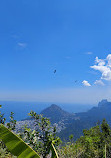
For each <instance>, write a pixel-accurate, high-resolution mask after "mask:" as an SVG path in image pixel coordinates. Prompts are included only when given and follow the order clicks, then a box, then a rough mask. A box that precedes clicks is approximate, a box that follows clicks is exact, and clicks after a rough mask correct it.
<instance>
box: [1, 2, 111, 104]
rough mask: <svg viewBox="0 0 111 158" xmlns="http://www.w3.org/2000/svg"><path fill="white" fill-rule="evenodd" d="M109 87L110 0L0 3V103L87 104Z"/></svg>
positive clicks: (107, 95)
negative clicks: (5, 101)
mask: <svg viewBox="0 0 111 158" xmlns="http://www.w3.org/2000/svg"><path fill="white" fill-rule="evenodd" d="M54 70H56V73H54ZM110 89H111V1H110V0H106V1H105V0H69V1H68V0H55V1H54V0H47V1H46V0H43V1H42V0H4V1H1V2H0V100H19V101H22V100H24V101H44V102H45V101H51V102H67V103H68V102H71V103H90V104H91V103H96V102H98V101H99V100H100V99H104V98H106V99H108V100H111V90H110Z"/></svg>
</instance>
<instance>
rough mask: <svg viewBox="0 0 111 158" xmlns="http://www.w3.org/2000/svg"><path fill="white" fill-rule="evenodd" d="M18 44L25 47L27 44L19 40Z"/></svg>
mask: <svg viewBox="0 0 111 158" xmlns="http://www.w3.org/2000/svg"><path fill="white" fill-rule="evenodd" d="M18 46H19V47H21V48H26V46H27V44H26V43H21V42H19V43H18Z"/></svg>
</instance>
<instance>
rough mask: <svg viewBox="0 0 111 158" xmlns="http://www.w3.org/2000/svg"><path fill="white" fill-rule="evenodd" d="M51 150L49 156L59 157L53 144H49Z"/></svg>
mask: <svg viewBox="0 0 111 158" xmlns="http://www.w3.org/2000/svg"><path fill="white" fill-rule="evenodd" d="M51 151H52V156H51V158H59V157H58V154H57V151H56V149H55V147H54V145H53V144H51Z"/></svg>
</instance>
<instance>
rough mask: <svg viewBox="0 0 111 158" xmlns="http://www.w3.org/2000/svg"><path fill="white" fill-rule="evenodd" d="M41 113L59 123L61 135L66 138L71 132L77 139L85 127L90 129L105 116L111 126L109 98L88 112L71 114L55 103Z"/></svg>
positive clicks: (110, 103)
mask: <svg viewBox="0 0 111 158" xmlns="http://www.w3.org/2000/svg"><path fill="white" fill-rule="evenodd" d="M41 114H43V116H45V117H48V118H50V120H51V122H52V123H56V124H57V125H58V129H60V130H59V136H60V137H61V138H62V139H66V140H67V139H68V138H69V135H71V134H73V135H74V138H75V139H77V138H79V137H80V136H81V135H82V133H83V129H89V128H91V127H93V126H95V125H96V124H97V123H98V124H99V123H101V122H102V120H103V119H104V118H105V119H106V120H107V122H108V124H109V125H110V126H111V102H108V101H107V100H102V101H101V102H99V104H98V106H97V107H93V108H91V109H90V110H88V111H87V112H82V113H76V114H70V113H68V112H66V111H64V110H62V109H61V108H60V107H59V106H57V105H54V104H53V105H51V106H50V107H48V108H46V109H45V110H43V111H42V112H41ZM61 126H62V128H61Z"/></svg>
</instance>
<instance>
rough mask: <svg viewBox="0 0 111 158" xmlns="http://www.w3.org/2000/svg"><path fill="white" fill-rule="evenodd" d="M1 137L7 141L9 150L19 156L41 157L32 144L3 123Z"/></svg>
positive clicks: (0, 131) (23, 157)
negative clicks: (29, 144) (27, 142)
mask: <svg viewBox="0 0 111 158" xmlns="http://www.w3.org/2000/svg"><path fill="white" fill-rule="evenodd" d="M0 139H1V140H2V141H3V142H4V143H5V145H6V146H7V148H8V149H9V151H10V152H11V153H12V154H13V155H15V156H17V157H18V158H40V156H39V155H38V154H37V153H36V152H35V151H34V150H33V149H32V148H31V147H30V146H28V145H27V144H26V143H25V142H24V141H23V140H22V139H20V138H19V137H18V136H17V135H16V134H14V133H13V132H11V131H10V130H8V129H7V128H6V127H5V126H4V125H3V124H0Z"/></svg>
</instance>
